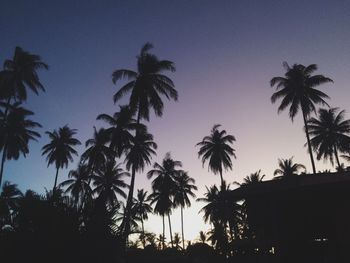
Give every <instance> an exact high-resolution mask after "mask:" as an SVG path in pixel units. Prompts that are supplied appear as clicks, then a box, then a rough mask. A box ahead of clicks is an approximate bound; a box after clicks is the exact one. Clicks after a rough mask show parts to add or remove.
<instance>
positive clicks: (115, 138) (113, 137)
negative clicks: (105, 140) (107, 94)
mask: <svg viewBox="0 0 350 263" xmlns="http://www.w3.org/2000/svg"><path fill="white" fill-rule="evenodd" d="M132 116H133V113H132V111H131V110H130V107H129V106H120V111H119V112H116V113H114V114H113V116H110V115H108V114H100V115H98V116H97V120H103V121H105V122H107V123H108V124H109V125H110V126H111V127H109V128H107V129H106V133H107V134H108V136H109V141H110V148H111V149H113V151H115V152H116V154H117V156H118V157H120V156H121V155H122V154H123V152H125V151H126V149H127V147H128V146H129V144H130V143H131V140H132V137H133V135H132V133H131V132H132V131H135V130H136V129H137V128H138V127H140V128H143V129H144V128H145V126H143V125H141V124H137V123H136V121H135V120H134V119H133V118H132Z"/></svg>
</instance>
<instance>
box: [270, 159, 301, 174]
mask: <svg viewBox="0 0 350 263" xmlns="http://www.w3.org/2000/svg"><path fill="white" fill-rule="evenodd" d="M278 166H279V168H278V169H276V170H275V171H274V173H273V175H274V176H277V175H279V176H282V177H289V176H294V175H298V172H299V170H300V169H304V171H305V170H306V168H305V166H304V165H302V164H300V163H293V157H291V158H289V159H278Z"/></svg>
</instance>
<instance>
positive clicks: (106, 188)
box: [93, 159, 130, 207]
mask: <svg viewBox="0 0 350 263" xmlns="http://www.w3.org/2000/svg"><path fill="white" fill-rule="evenodd" d="M120 166H121V164H116V162H115V161H114V160H113V159H111V160H109V161H108V162H107V163H106V164H105V165H104V166H103V167H102V168H100V169H98V170H96V172H95V175H94V177H93V179H94V183H93V185H94V186H95V188H94V190H93V193H94V194H96V195H97V196H98V197H99V198H101V200H103V201H104V202H105V204H106V205H107V206H108V207H114V206H115V204H116V202H118V197H117V195H120V196H122V197H123V198H126V194H125V192H124V190H123V188H127V184H126V183H125V182H124V181H123V179H122V178H123V177H125V176H130V174H129V173H128V172H125V171H124V170H123V169H122V168H121V167H120Z"/></svg>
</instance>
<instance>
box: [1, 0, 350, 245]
mask: <svg viewBox="0 0 350 263" xmlns="http://www.w3.org/2000/svg"><path fill="white" fill-rule="evenodd" d="M101 2H103V3H101ZM126 2H127V3H126ZM0 9H1V10H2V12H1V16H0V36H1V40H0V61H4V59H6V58H8V57H11V56H12V54H13V51H14V48H15V46H21V47H22V48H24V49H25V50H28V51H30V52H32V53H36V54H40V55H41V56H42V59H43V61H45V62H46V63H47V64H49V65H50V70H49V71H47V72H40V77H41V80H42V82H43V84H44V85H45V88H46V90H47V92H46V93H42V94H40V96H38V97H36V96H35V95H33V94H30V96H29V98H28V102H27V105H26V106H27V107H28V108H29V109H32V110H33V111H34V112H35V113H36V115H35V120H37V121H39V122H40V123H41V124H42V125H43V128H42V129H41V130H40V132H41V134H42V136H43V137H42V138H41V139H40V140H39V142H38V143H32V144H31V145H30V150H31V151H30V154H29V156H28V157H27V158H26V159H23V158H22V159H20V160H19V161H17V162H14V161H9V162H7V163H6V167H5V174H4V180H10V181H12V182H15V183H18V184H19V186H20V188H21V189H23V190H24V189H27V188H31V189H34V190H36V191H38V192H43V191H44V187H46V188H48V189H50V188H52V185H53V181H54V173H55V172H54V167H49V168H47V167H46V162H45V159H44V158H43V157H42V156H41V153H40V149H41V147H42V146H43V145H44V144H46V143H47V142H48V139H47V137H46V136H45V134H44V131H46V130H53V129H55V128H57V127H60V126H63V125H65V124H69V125H70V127H72V128H77V129H78V135H77V136H78V138H79V139H80V140H81V141H82V142H85V140H86V139H88V138H89V137H90V136H91V135H92V132H93V126H94V125H95V126H100V125H101V124H102V123H101V122H97V121H96V120H95V118H96V116H97V115H98V114H100V113H109V114H112V113H113V112H114V111H116V110H117V109H118V105H114V104H113V101H112V95H113V94H114V93H115V91H116V90H117V89H118V88H119V87H120V84H118V85H116V86H115V85H113V84H112V81H111V73H112V72H113V70H115V69H120V68H131V69H135V66H136V65H135V63H136V55H137V54H138V52H139V50H140V48H141V46H142V45H143V44H144V43H146V42H148V41H149V42H151V43H153V44H154V46H155V48H154V49H153V50H152V52H154V53H155V54H156V55H157V56H158V57H159V58H161V59H169V60H172V61H174V62H175V63H176V67H177V71H176V72H175V73H171V74H169V76H170V77H171V78H172V79H173V80H174V82H175V84H176V88H177V90H178V92H179V102H177V103H174V102H170V103H166V105H165V110H164V115H163V118H155V117H154V116H152V118H151V121H150V123H148V126H149V129H150V131H151V132H152V133H153V134H154V136H155V140H156V142H157V143H158V146H159V149H158V154H157V157H155V158H154V161H157V162H160V161H161V159H162V158H163V157H164V154H165V153H166V152H168V151H171V153H172V155H173V157H174V158H175V159H177V160H181V161H182V162H183V164H184V169H185V170H187V171H189V175H190V176H192V177H194V178H195V179H196V182H197V185H198V187H199V191H198V195H199V196H201V195H202V193H203V192H204V190H205V185H208V186H209V185H212V184H214V183H216V184H218V183H219V181H220V179H219V176H215V175H212V174H210V173H208V172H207V167H204V168H203V167H202V165H201V162H200V160H199V159H198V157H197V149H196V148H195V144H196V143H197V142H199V141H200V140H201V139H202V138H203V136H205V135H207V134H209V131H210V129H211V127H212V126H213V125H214V124H216V123H220V124H222V125H223V128H225V129H226V130H227V131H228V132H229V133H230V134H233V135H234V136H235V137H236V139H237V142H236V143H235V144H234V148H235V149H236V153H237V160H234V161H233V165H234V168H233V171H232V172H231V171H230V172H227V173H226V174H225V178H226V180H227V181H228V182H233V181H241V180H242V178H243V177H244V176H246V175H248V174H250V173H252V172H255V171H257V170H259V169H261V170H262V172H263V173H264V174H266V178H272V173H273V171H274V169H276V166H277V159H278V158H289V157H291V156H294V160H295V161H296V162H300V163H303V164H305V165H306V166H307V168H308V171H310V170H311V166H310V162H309V159H308V155H307V152H306V148H304V147H303V145H304V143H305V135H304V133H303V130H302V120H301V116H297V117H296V119H295V121H294V123H292V122H291V121H290V119H289V118H288V115H287V112H284V113H281V114H280V115H278V114H277V105H272V104H271V103H270V96H271V94H272V92H273V89H271V88H270V87H269V80H270V79H271V78H272V77H274V76H281V75H283V74H284V71H283V68H282V62H283V61H287V62H288V63H290V64H293V63H301V64H305V65H308V64H312V63H315V64H317V65H318V66H319V71H318V73H321V74H324V75H326V76H327V77H330V78H332V79H333V80H334V84H330V85H324V86H322V87H320V89H322V90H323V91H325V92H326V93H327V94H328V95H329V96H330V97H331V101H330V105H331V106H337V107H340V108H341V109H346V110H349V97H350V96H349V95H350V91H349V86H348V83H349V79H350V74H349V69H350V33H349V32H350V31H349V25H350V1H203V0H202V1H181V0H177V1H164V0H163V1H151V0H150V1H141V0H140V1H116V0H114V1H35V0H32V1H25V0H23V1H16V0H11V1H10V0H8V1H2V2H1V5H0ZM126 101H127V100H126V99H125V100H123V101H121V102H120V103H121V104H124V103H125V102H126ZM348 117H349V115H348ZM83 149H84V148H83V147H80V148H79V151H80V152H81V151H82V150H83ZM76 161H78V158H76ZM75 167H76V163H75V164H72V165H71V166H70V167H69V169H73V168H75ZM317 168H318V170H322V169H326V168H331V166H330V165H329V164H327V163H326V164H325V163H323V162H322V161H321V162H318V163H317ZM148 169H149V168H147V169H146V171H145V173H146V172H147V171H148ZM66 177H67V171H66V170H65V171H61V172H60V177H59V182H61V181H62V180H64V179H66ZM136 187H137V188H141V187H143V188H145V189H148V190H149V189H150V182H149V181H148V180H147V178H146V177H145V175H144V174H139V175H138V177H137V179H136ZM201 206H202V204H200V203H195V202H194V205H193V206H192V208H190V209H188V210H187V211H186V212H185V222H186V224H185V231H186V233H187V238H188V239H194V238H196V237H197V236H198V232H199V230H202V229H205V228H206V226H204V223H203V222H202V220H201V215H198V214H197V213H198V210H199V209H200V207H201ZM179 219H180V217H179V212H178V211H176V212H175V213H174V216H173V222H174V232H180V224H179V221H180V220H179ZM146 228H147V229H148V230H151V231H155V232H160V231H161V219H160V218H159V217H156V216H152V217H151V219H150V220H149V222H148V223H147V224H146Z"/></svg>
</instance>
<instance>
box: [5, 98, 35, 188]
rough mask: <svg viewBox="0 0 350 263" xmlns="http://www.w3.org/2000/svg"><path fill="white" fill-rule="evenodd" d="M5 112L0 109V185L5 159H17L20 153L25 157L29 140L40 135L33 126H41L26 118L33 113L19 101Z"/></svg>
mask: <svg viewBox="0 0 350 263" xmlns="http://www.w3.org/2000/svg"><path fill="white" fill-rule="evenodd" d="M7 114H8V115H7V116H6V112H2V111H1V110H0V151H2V159H1V168H0V185H1V182H2V176H3V172H4V164H5V161H6V160H12V159H14V160H18V158H19V156H20V155H21V154H22V155H23V156H24V157H26V155H27V154H28V153H29V147H28V146H29V141H31V140H34V141H36V138H38V137H40V134H39V133H37V132H36V131H33V128H37V127H41V125H40V124H39V123H37V122H34V121H32V120H30V119H28V117H29V116H32V115H34V113H33V112H32V111H29V110H27V109H25V108H23V107H21V104H20V103H15V104H13V105H12V106H11V108H9V111H8V113H7Z"/></svg>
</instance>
